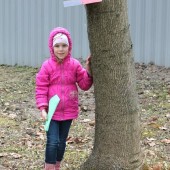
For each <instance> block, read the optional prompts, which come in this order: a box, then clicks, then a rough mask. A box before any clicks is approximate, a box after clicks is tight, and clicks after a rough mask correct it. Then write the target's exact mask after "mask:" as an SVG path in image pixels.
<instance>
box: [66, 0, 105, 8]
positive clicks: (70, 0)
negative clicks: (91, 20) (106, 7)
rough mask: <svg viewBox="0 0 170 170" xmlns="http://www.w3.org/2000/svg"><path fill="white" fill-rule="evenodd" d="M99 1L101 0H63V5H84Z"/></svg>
mask: <svg viewBox="0 0 170 170" xmlns="http://www.w3.org/2000/svg"><path fill="white" fill-rule="evenodd" d="M101 1H102V0H67V1H64V7H69V6H77V5H85V4H91V3H97V2H101Z"/></svg>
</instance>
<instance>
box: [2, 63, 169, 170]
mask: <svg viewBox="0 0 170 170" xmlns="http://www.w3.org/2000/svg"><path fill="white" fill-rule="evenodd" d="M135 67H136V73H137V76H136V77H137V93H138V96H139V103H140V108H141V109H140V110H141V127H142V133H141V134H142V138H141V145H142V149H143V153H144V155H145V158H144V167H143V170H170V69H168V68H164V67H158V66H155V65H145V64H136V65H135ZM36 72H37V69H36V68H30V67H19V66H15V67H11V66H4V65H1V66H0V73H1V77H0V131H1V133H0V169H2V170H3V169H4V170H5V169H8V170H40V169H42V167H43V160H44V147H45V132H44V129H43V121H42V120H41V119H40V116H39V111H38V110H37V109H36V107H35V100H34V86H35V85H34V84H35V74H36ZM79 98H80V116H79V118H78V119H77V120H76V121H74V122H73V124H72V127H71V130H70V134H69V137H68V140H67V151H66V154H65V159H64V161H63V163H62V170H72V169H77V167H79V165H80V164H81V163H82V162H83V161H85V159H86V158H87V156H88V155H89V154H90V152H91V149H92V146H93V136H94V127H95V119H94V117H95V116H94V115H95V113H94V112H95V111H94V109H95V106H94V91H93V87H92V88H91V89H90V90H89V91H88V92H83V91H80V95H79Z"/></svg>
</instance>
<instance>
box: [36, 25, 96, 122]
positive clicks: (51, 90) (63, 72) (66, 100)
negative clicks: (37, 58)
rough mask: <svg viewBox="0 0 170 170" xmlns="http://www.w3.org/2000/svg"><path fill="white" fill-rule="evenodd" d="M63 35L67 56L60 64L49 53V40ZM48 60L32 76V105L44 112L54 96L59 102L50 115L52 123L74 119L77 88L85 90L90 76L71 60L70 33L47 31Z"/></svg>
mask: <svg viewBox="0 0 170 170" xmlns="http://www.w3.org/2000/svg"><path fill="white" fill-rule="evenodd" d="M57 33H63V34H65V35H66V36H67V37H68V41H69V53H68V55H67V56H66V57H65V58H64V60H63V61H62V63H59V62H57V59H56V57H55V55H54V51H53V37H54V36H55V35H56V34H57ZM49 49H50V54H51V57H50V58H49V59H47V60H46V61H45V62H44V63H43V64H42V66H41V69H40V70H39V72H38V74H37V75H36V104H37V107H38V108H39V109H40V110H42V109H46V110H47V111H48V103H49V100H50V98H51V97H53V96H54V95H55V94H57V95H58V96H59V98H60V102H59V104H58V106H57V109H56V111H55V113H54V115H53V118H52V119H53V120H58V121H62V120H69V119H75V118H77V117H78V111H79V109H78V88H77V85H78V86H79V87H80V88H81V89H82V90H88V89H89V88H90V87H91V86H92V83H93V80H92V77H91V76H89V74H88V73H87V71H86V70H85V69H84V68H83V67H82V66H81V64H80V62H79V61H78V60H76V59H74V58H72V57H71V49H72V40H71V37H70V33H69V32H68V31H67V30H66V29H64V28H61V27H58V28H55V29H53V30H52V31H51V33H50V36H49Z"/></svg>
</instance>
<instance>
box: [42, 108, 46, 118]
mask: <svg viewBox="0 0 170 170" xmlns="http://www.w3.org/2000/svg"><path fill="white" fill-rule="evenodd" d="M41 118H42V119H43V120H47V112H46V110H45V109H43V110H42V111H41Z"/></svg>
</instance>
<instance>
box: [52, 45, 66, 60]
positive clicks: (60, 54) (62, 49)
mask: <svg viewBox="0 0 170 170" xmlns="http://www.w3.org/2000/svg"><path fill="white" fill-rule="evenodd" d="M68 49H69V46H68V45H67V44H64V43H58V44H55V46H54V54H55V56H56V57H57V59H59V60H63V59H64V58H65V57H66V56H67V55H68Z"/></svg>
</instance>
